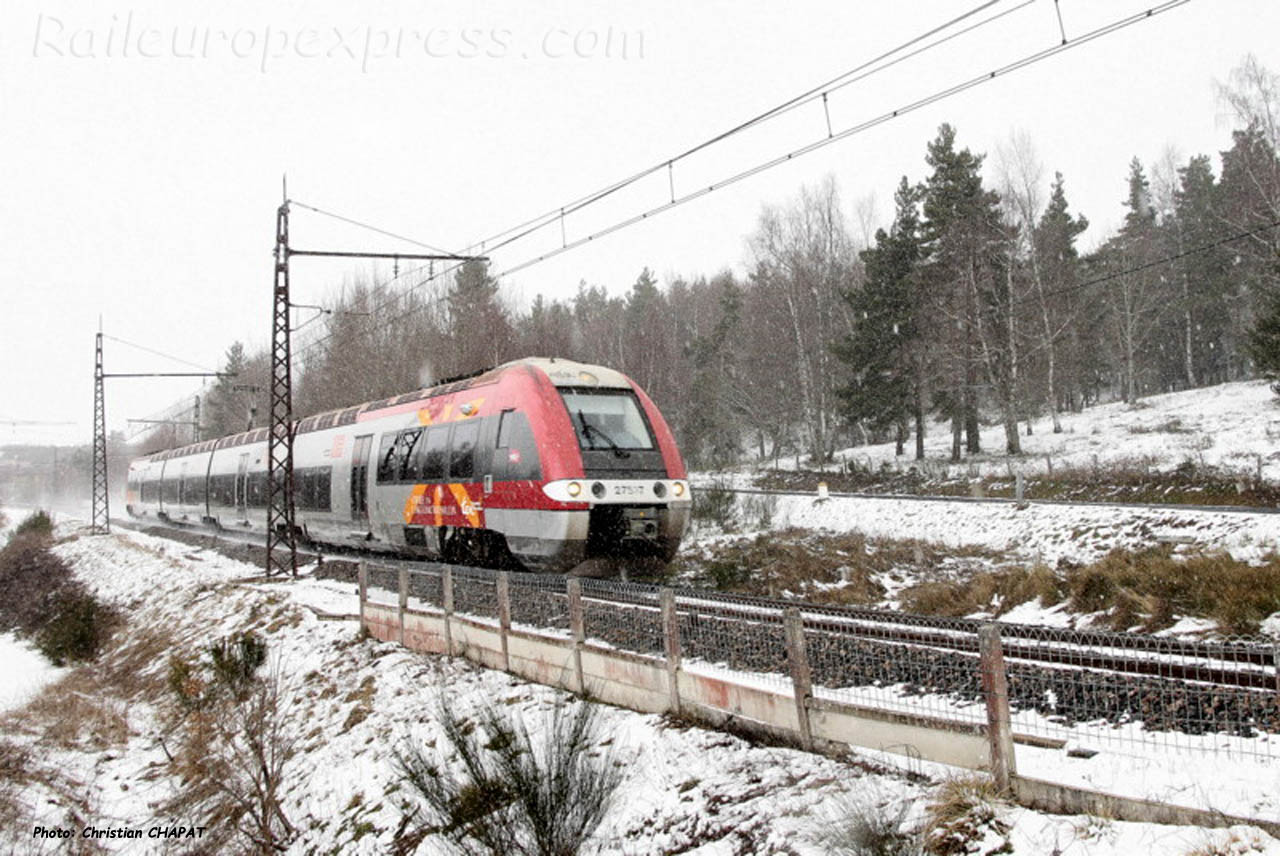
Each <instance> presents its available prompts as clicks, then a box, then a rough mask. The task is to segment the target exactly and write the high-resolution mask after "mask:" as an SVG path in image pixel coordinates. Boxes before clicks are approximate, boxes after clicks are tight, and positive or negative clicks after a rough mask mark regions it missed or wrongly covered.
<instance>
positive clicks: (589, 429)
mask: <svg viewBox="0 0 1280 856" xmlns="http://www.w3.org/2000/svg"><path fill="white" fill-rule="evenodd" d="M578 422H580V423H581V424H582V436H583V437H585V438H586V439H587V441H588V442H589V443H591V448H593V449H594V448H595V447H596V442H595V440H592V439H591V438H592V436H595V437H599V438H600V439H601V440H604V442H605V444H606V445H607V446H608V447H609V448H610V449H613V454H614V456H615V457H618V458H629V457H631V453H630V452H628V451H627V450H626V449H624V448H622V447H621V446H619V445H618V444H617V443H615V442H613V439H612V438H611V437H610V436H609V435H608V434H606V433H604V432H603V431H601V430H600V429H599V428H597V427H596V426H594V425H592V424H591V423H590V422H588V421H587V417H586V416H584V415H583V413H582V411H581V410H579V411H578Z"/></svg>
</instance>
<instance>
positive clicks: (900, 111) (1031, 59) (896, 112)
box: [295, 0, 1190, 360]
mask: <svg viewBox="0 0 1280 856" xmlns="http://www.w3.org/2000/svg"><path fill="white" fill-rule="evenodd" d="M1189 2H1190V0H1166V2H1163V3H1159V4H1156V5H1155V6H1152V7H1149V8H1147V9H1145V10H1142V11H1139V12H1136V13H1133V14H1130V15H1127V16H1124V17H1122V18H1118V19H1115V20H1113V21H1111V22H1109V23H1107V24H1103V25H1102V26H1099V27H1097V28H1095V29H1093V30H1090V31H1088V32H1086V33H1083V34H1081V35H1079V36H1076V37H1075V38H1071V39H1067V40H1065V41H1063V42H1061V43H1056V44H1054V45H1052V46H1050V47H1047V48H1043V49H1040V50H1036V51H1032V52H1031V53H1029V54H1026V55H1024V56H1022V57H1020V58H1019V59H1016V60H1014V61H1013V62H1009V63H1006V64H1005V65H1002V66H1000V67H998V68H995V69H992V70H990V71H987V72H983V73H982V74H979V75H976V76H973V77H970V78H967V79H965V80H963V81H960V82H959V83H956V84H952V85H950V86H946V87H943V88H941V89H938V90H936V91H934V92H932V93H930V94H928V95H925V96H923V97H921V98H917V99H915V100H913V101H910V102H907V103H905V104H903V105H901V106H899V107H897V108H895V109H892V110H888V111H885V112H883V113H881V114H879V115H877V116H875V117H872V118H871V119H867V120H864V121H862V122H859V123H857V124H855V125H852V126H850V127H847V128H845V129H843V130H840V131H837V132H835V133H833V134H830V135H828V134H827V133H823V134H822V136H821V137H820V138H819V139H817V140H815V141H813V142H810V143H808V144H806V145H804V146H800V147H799V148H796V149H793V150H790V151H787V152H785V153H783V154H781V155H778V156H775V157H773V158H770V159H768V160H765V161H762V162H760V163H758V164H756V165H754V166H752V167H749V168H747V169H745V170H741V171H739V172H737V173H734V174H732V175H729V176H727V177H725V178H723V179H721V180H719V181H715V182H712V183H710V184H707V185H704V186H702V187H700V188H698V189H696V190H694V191H691V192H689V193H686V194H684V195H683V196H677V197H675V198H674V199H673V200H671V201H667V202H664V203H662V204H660V205H656V206H653V207H651V208H649V209H647V210H645V211H642V212H640V213H639V214H635V215H632V216H630V217H627V218H624V219H622V220H619V221H616V222H614V223H613V224H611V225H608V226H606V227H604V228H602V229H598V230H596V231H595V232H592V233H590V234H588V235H586V236H584V237H581V238H578V239H576V240H573V241H568V242H564V243H563V244H562V245H561V246H560V247H558V248H554V249H552V250H549V251H547V252H545V253H542V254H539V255H536V256H533V257H530V258H528V259H525V260H523V261H520V262H517V263H515V264H512V265H510V266H508V267H506V268H504V269H502V270H501V271H500V272H498V273H497V274H495V277H497V278H500V277H503V276H507V275H510V274H512V273H516V272H518V271H521V270H524V269H526V268H528V267H531V266H534V265H536V264H539V263H541V262H544V261H547V260H549V259H551V258H554V257H556V256H559V255H562V254H564V253H566V252H569V251H571V250H574V249H577V248H579V247H582V246H585V245H586V244H589V243H591V242H593V241H595V240H598V239H599V238H602V237H605V236H607V235H610V234H613V233H614V232H617V231H620V230H622V229H625V228H628V227H630V226H633V225H636V224H637V223H640V222H643V221H645V220H647V219H649V218H651V217H654V216H656V215H658V214H661V213H664V212H666V211H669V210H671V209H673V208H676V207H679V206H680V205H683V204H686V203H688V202H691V201H693V200H695V199H699V198H701V197H703V196H707V195H709V194H711V193H714V192H715V191H717V190H721V189H723V188H725V187H728V186H730V185H733V184H736V183H738V182H740V181H743V180H745V179H747V178H750V177H752V176H755V175H757V174H759V173H761V172H764V171H766V170H769V169H772V168H775V167H777V166H780V165H782V164H785V163H788V162H790V161H792V160H795V159H796V158H799V157H802V156H804V155H806V154H810V153H812V152H815V151H817V150H819V149H822V148H825V147H826V146H828V145H831V144H833V143H835V142H838V141H841V140H844V139H848V138H850V137H852V136H855V135H857V134H860V133H863V132H865V131H868V130H870V129H872V128H875V127H877V126H879V125H882V124H885V123H887V122H890V121H893V120H895V119H898V118H900V117H902V116H905V115H907V114H909V113H912V112H915V111H917V110H920V109H922V108H924V107H927V106H930V105H932V104H936V103H938V102H940V101H943V100H945V99H947V98H951V97H953V96H955V95H958V94H960V93H963V92H967V91H969V90H971V89H974V88H976V87H978V86H981V85H982V84H984V83H989V82H991V81H993V80H997V79H999V78H1001V77H1005V76H1007V75H1009V74H1012V73H1013V72H1016V71H1020V70H1022V69H1025V68H1028V67H1030V66H1033V65H1035V64H1037V63H1040V62H1043V61H1045V60H1047V59H1050V58H1052V57H1055V56H1057V55H1059V54H1061V53H1065V52H1066V51H1068V50H1073V49H1075V48H1077V47H1080V46H1083V45H1085V44H1088V43H1091V42H1093V41H1096V40H1098V39H1100V38H1103V37H1105V36H1108V35H1111V34H1113V33H1116V32H1119V31H1121V30H1124V29H1127V28H1129V27H1131V26H1133V25H1135V24H1138V23H1141V22H1144V21H1148V20H1150V19H1152V18H1153V17H1155V16H1157V15H1161V14H1163V13H1166V12H1169V11H1171V10H1173V9H1176V8H1178V7H1180V6H1184V5H1186V4H1187V3H1189ZM990 5H991V4H983V5H982V6H979V7H977V8H975V9H974V10H971V13H970V14H972V13H976V12H978V11H981V10H982V9H985V8H988V7H989V6H990ZM1019 8H1021V7H1019ZM1010 11H1015V10H1010ZM955 20H956V19H953V20H952V21H951V22H949V24H948V25H944V26H949V25H951V24H954V23H955ZM969 29H970V30H972V29H973V28H972V27H971V28H969ZM936 32H938V28H933V29H932V30H930V31H929V33H936ZM929 33H926V34H924V35H922V36H920V37H917V38H915V39H913V40H911V42H910V43H909V44H914V43H917V42H919V41H920V40H921V39H923V38H927V37H928V35H929ZM902 49H903V46H899V48H897V49H895V51H891V52H888V53H887V54H882V55H881V56H882V57H883V56H892V55H893V54H895V53H897V52H899V51H901V50H902ZM873 62H874V61H873ZM865 66H866V64H865V63H864V64H861V65H860V66H859V67H858V69H865ZM886 67H887V66H886ZM855 72H856V70H851V71H850V72H848V73H846V74H845V75H841V76H840V77H838V78H835V80H843V79H844V78H846V77H848V76H850V75H851V74H853V73H855ZM821 91H822V90H821V89H818V90H809V93H814V92H817V93H818V94H816V95H813V96H812V97H820V95H821ZM797 97H802V96H797ZM794 100H795V99H790V100H789V101H788V102H784V104H783V105H779V106H778V107H776V108H773V110H772V111H767V113H765V114H760V116H765V115H769V114H772V113H774V112H776V111H778V110H780V109H785V107H786V105H788V104H790V103H791V102H792V101H794ZM755 121H756V123H757V124H758V121H759V117H757V120H755ZM747 125H748V123H742V125H741V126H738V127H745V126H747ZM824 130H825V129H824ZM668 160H670V159H668ZM668 160H664V161H662V162H661V164H660V165H659V167H658V168H659V169H665V168H666V165H667V163H668ZM652 171H653V170H652V169H650V170H647V171H645V173H644V174H645V175H648V174H652ZM637 175H640V174H637ZM629 180H630V179H624V180H623V181H622V182H617V183H615V185H611V186H610V188H614V187H618V186H621V185H623V183H624V182H627V181H629ZM637 180H638V179H637ZM610 188H606V189H605V190H604V191H601V192H599V193H597V194H593V195H589V196H587V197H583V198H582V201H588V200H596V201H598V200H599V199H601V198H604V197H603V196H602V195H601V193H606V192H612V191H611V190H610ZM581 207H582V206H581V204H579V206H578V209H577V210H580V209H581ZM570 208H571V206H566V211H568V210H570ZM559 216H560V208H559V207H557V208H555V209H554V210H553V211H552V212H550V213H549V214H548V215H544V217H543V218H535V219H534V220H530V221H526V223H527V224H534V223H537V222H539V219H546V221H547V222H548V223H550V222H554V221H555V219H556V218H558V217H559ZM548 218H549V219H548ZM538 228H542V227H541V226H530V227H529V228H527V229H525V230H524V231H521V232H518V233H516V234H514V235H512V234H511V233H512V231H514V230H507V231H506V232H503V233H499V234H500V235H506V236H507V237H505V238H503V239H502V240H500V241H498V242H497V243H496V244H494V245H492V246H487V252H489V253H493V252H494V251H496V250H498V249H501V248H504V247H506V246H509V245H511V244H512V243H514V242H516V241H518V240H520V239H522V238H524V237H527V236H528V235H529V234H532V232H533V231H536V230H537V229H538ZM488 243H489V240H488V239H486V241H485V242H482V245H487V244H488ZM472 246H473V247H474V246H476V245H472ZM461 264H462V263H458V264H454V265H451V266H448V267H446V268H445V269H443V270H441V271H439V272H435V273H432V274H431V275H429V276H428V277H426V278H425V279H423V280H421V281H420V282H418V283H417V284H415V285H414V286H412V287H410V288H408V289H404V290H401V291H399V292H397V293H396V295H394V296H393V297H391V298H389V299H388V300H386V301H384V302H383V303H382V304H379V306H377V307H375V309H374V312H375V313H378V312H381V311H382V310H384V309H386V308H387V307H388V306H390V305H392V304H393V303H395V302H396V301H398V300H401V299H403V298H404V297H405V296H407V295H408V294H409V293H411V292H413V291H415V290H416V289H418V288H421V287H422V286H424V285H426V284H428V283H430V282H433V281H435V280H437V279H439V278H441V277H443V276H446V275H448V274H449V273H452V272H453V271H455V270H457V269H458V268H459V267H461ZM424 267H425V266H420V267H417V268H414V269H413V270H411V271H408V272H407V273H405V274H402V276H411V275H413V274H416V273H420V272H421V271H422V270H423V268H424ZM445 297H446V296H440V297H437V298H434V299H433V300H431V301H429V302H427V303H424V304H422V305H419V306H414V307H410V308H409V309H408V310H407V311H405V312H402V313H400V314H398V315H393V316H391V317H390V318H386V319H382V320H383V323H394V322H395V321H398V320H400V319H401V318H403V317H406V316H407V315H409V314H413V313H415V312H419V311H422V310H423V309H425V308H427V307H428V306H431V305H435V304H437V303H439V302H441V300H443V299H445ZM372 329H374V327H373V326H372V325H370V326H369V327H367V328H366V330H372ZM332 335H333V334H332V331H330V332H329V333H326V334H325V335H323V336H321V337H318V338H317V339H316V340H313V341H312V342H310V343H308V344H307V345H306V346H305V347H304V348H300V349H299V351H298V352H297V353H296V354H295V356H298V357H303V358H304V360H305V356H307V355H309V353H310V352H311V351H312V350H313V349H314V348H318V347H319V346H320V345H322V344H323V343H324V342H325V341H327V340H328V339H329V338H330V337H331V336H332Z"/></svg>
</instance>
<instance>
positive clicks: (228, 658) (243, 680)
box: [169, 632, 267, 711]
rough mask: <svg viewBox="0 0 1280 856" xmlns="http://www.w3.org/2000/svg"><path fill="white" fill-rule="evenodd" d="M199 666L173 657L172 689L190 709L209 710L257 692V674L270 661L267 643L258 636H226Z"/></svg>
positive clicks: (181, 702)
mask: <svg viewBox="0 0 1280 856" xmlns="http://www.w3.org/2000/svg"><path fill="white" fill-rule="evenodd" d="M205 653H206V654H207V655H208V660H207V662H204V663H201V664H197V663H193V662H192V661H191V660H190V659H189V658H187V657H184V656H182V655H181V654H174V655H173V656H171V657H170V658H169V689H170V690H171V691H172V692H173V693H174V695H175V696H176V697H177V699H178V703H179V704H180V705H181V706H182V707H183V708H184V709H186V710H188V711H191V710H205V709H208V708H210V707H212V706H213V705H214V703H215V702H217V701H218V700H220V699H222V698H224V697H227V696H230V697H232V698H235V699H240V698H244V696H245V695H247V694H248V693H249V692H251V691H252V690H253V689H254V686H255V683H256V681H257V680H258V678H257V672H258V669H259V668H260V667H261V666H262V664H263V663H265V662H266V661H267V643H266V642H265V641H263V640H262V638H261V637H260V636H258V635H257V634H256V633H252V632H245V633H239V634H233V635H231V636H225V637H223V638H222V639H219V640H218V641H217V642H214V643H213V644H212V645H210V646H209V647H208V648H207V649H205Z"/></svg>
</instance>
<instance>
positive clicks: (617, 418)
mask: <svg viewBox="0 0 1280 856" xmlns="http://www.w3.org/2000/svg"><path fill="white" fill-rule="evenodd" d="M560 394H561V395H562V396H563V397H564V406H565V407H566V408H567V409H568V410H569V419H570V420H571V421H572V422H573V428H574V430H575V431H577V432H578V445H579V446H580V447H582V448H583V449H614V450H615V451H616V450H631V449H652V448H653V447H654V444H653V433H652V432H651V431H650V430H649V423H648V422H646V421H645V418H644V414H643V413H641V411H640V405H639V403H638V402H637V401H636V397H635V394H634V393H632V392H630V391H629V390H626V391H624V390H618V389H562V390H560Z"/></svg>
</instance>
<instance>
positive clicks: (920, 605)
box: [902, 565, 1064, 617]
mask: <svg viewBox="0 0 1280 856" xmlns="http://www.w3.org/2000/svg"><path fill="white" fill-rule="evenodd" d="M1063 596H1064V586H1063V582H1062V581H1061V580H1060V579H1058V577H1057V575H1056V574H1054V572H1053V571H1052V570H1051V569H1050V568H1049V567H1047V566H1046V565H1034V566H1032V567H1030V568H1025V567H1015V568H1004V569H1001V570H998V571H981V572H979V573H976V574H973V575H972V576H970V577H969V578H968V579H965V580H944V581H940V582H928V583H920V584H919V585H916V586H912V587H911V588H909V589H906V590H905V591H903V593H902V608H903V609H905V610H906V611H908V612H917V613H922V614H924V615H944V616H953V617H954V616H961V615H972V614H973V613H975V612H988V613H991V614H992V615H1003V614H1004V613H1006V612H1008V611H1009V610H1011V609H1013V608H1014V607H1015V606H1019V605H1020V604H1024V603H1029V602H1030V601H1033V600H1036V599H1037V598H1039V600H1040V603H1041V605H1042V606H1053V605H1055V604H1057V603H1060V602H1061V601H1062V599H1063Z"/></svg>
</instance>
